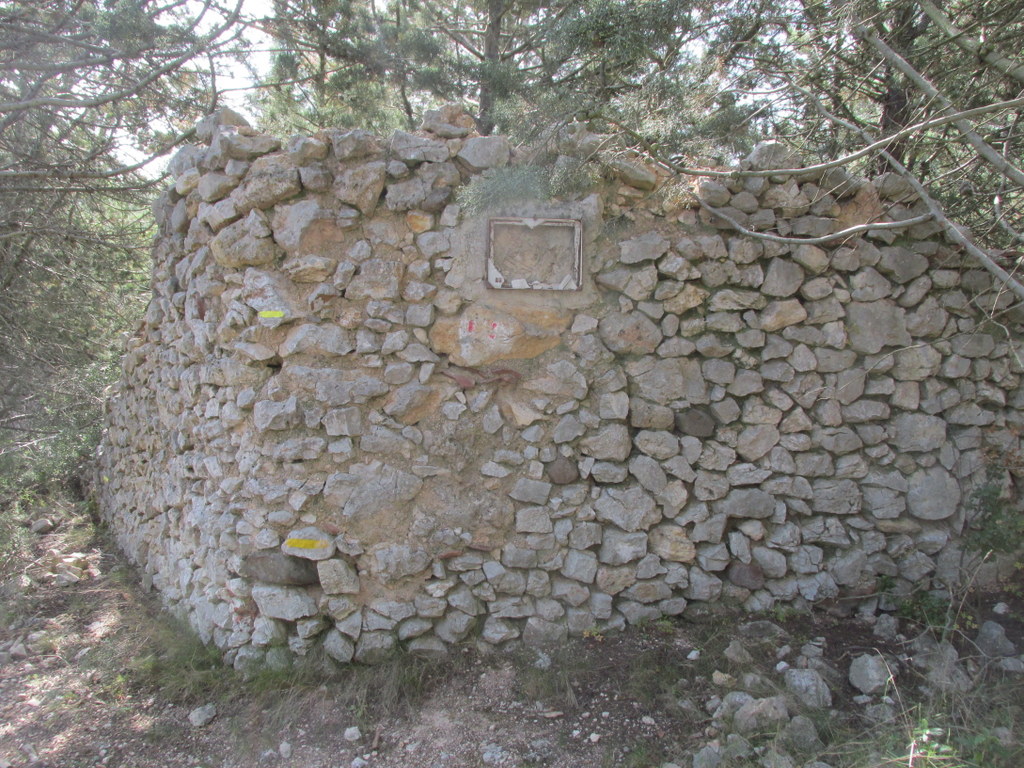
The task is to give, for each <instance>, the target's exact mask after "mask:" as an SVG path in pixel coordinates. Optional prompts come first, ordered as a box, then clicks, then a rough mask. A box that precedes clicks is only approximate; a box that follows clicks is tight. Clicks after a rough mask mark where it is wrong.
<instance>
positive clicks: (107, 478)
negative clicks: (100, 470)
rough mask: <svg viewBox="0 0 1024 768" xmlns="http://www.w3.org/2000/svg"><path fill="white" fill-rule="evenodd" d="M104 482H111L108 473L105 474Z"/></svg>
mask: <svg viewBox="0 0 1024 768" xmlns="http://www.w3.org/2000/svg"><path fill="white" fill-rule="evenodd" d="M103 482H104V483H109V482H110V478H109V477H107V476H106V475H104V476H103Z"/></svg>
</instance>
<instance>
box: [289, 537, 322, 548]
mask: <svg viewBox="0 0 1024 768" xmlns="http://www.w3.org/2000/svg"><path fill="white" fill-rule="evenodd" d="M327 544H328V542H326V541H324V540H323V539H285V541H284V545H285V546H286V547H294V548H295V549H320V548H321V547H326V546H327Z"/></svg>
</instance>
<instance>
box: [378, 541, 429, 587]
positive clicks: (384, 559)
mask: <svg viewBox="0 0 1024 768" xmlns="http://www.w3.org/2000/svg"><path fill="white" fill-rule="evenodd" d="M372 555H373V561H372V564H373V570H374V571H375V572H376V573H377V574H378V575H379V578H380V579H381V581H383V582H384V583H386V584H387V583H390V582H394V581H398V580H400V579H403V578H405V577H407V576H414V575H416V574H417V573H421V572H423V571H425V570H426V569H427V566H429V565H430V555H429V554H427V552H426V551H425V550H422V549H418V548H414V547H410V546H409V545H407V544H391V545H384V546H380V547H378V548H376V549H374V550H373V551H372Z"/></svg>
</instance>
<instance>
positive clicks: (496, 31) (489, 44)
mask: <svg viewBox="0 0 1024 768" xmlns="http://www.w3.org/2000/svg"><path fill="white" fill-rule="evenodd" d="M504 15H505V0H487V32H486V34H485V35H484V62H483V66H482V69H481V76H480V114H479V116H478V117H477V121H476V122H477V129H478V130H479V131H480V133H482V134H483V135H484V136H488V135H490V133H491V131H493V130H494V118H493V116H492V113H493V111H494V83H493V82H492V78H493V77H494V70H495V69H496V68H497V66H498V62H499V61H500V59H501V19H502V17H503V16H504Z"/></svg>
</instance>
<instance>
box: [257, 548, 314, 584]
mask: <svg viewBox="0 0 1024 768" xmlns="http://www.w3.org/2000/svg"><path fill="white" fill-rule="evenodd" d="M238 572H239V574H240V575H242V576H244V577H245V578H247V579H251V580H252V581H260V582H264V583H266V584H280V585H283V586H293V587H299V586H305V585H307V584H316V583H317V569H316V566H315V565H314V564H313V563H311V562H310V561H308V560H300V559H299V558H296V557H289V556H288V555H286V554H284V553H282V552H269V551H263V552H253V553H251V554H249V555H246V556H245V557H243V558H242V563H241V566H240V567H239V569H238Z"/></svg>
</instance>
